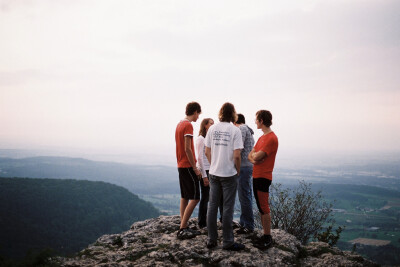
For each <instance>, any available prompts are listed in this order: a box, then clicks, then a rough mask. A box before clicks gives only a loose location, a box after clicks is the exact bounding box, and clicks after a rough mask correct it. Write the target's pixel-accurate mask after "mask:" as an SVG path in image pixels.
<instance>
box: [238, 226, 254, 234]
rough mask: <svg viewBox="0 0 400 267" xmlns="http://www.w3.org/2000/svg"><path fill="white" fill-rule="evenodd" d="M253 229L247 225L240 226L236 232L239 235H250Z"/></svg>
mask: <svg viewBox="0 0 400 267" xmlns="http://www.w3.org/2000/svg"><path fill="white" fill-rule="evenodd" d="M253 232H254V231H253V230H250V229H249V228H246V227H240V228H239V230H237V231H236V234H238V235H248V234H251V233H253Z"/></svg>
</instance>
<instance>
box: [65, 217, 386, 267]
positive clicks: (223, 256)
mask: <svg viewBox="0 0 400 267" xmlns="http://www.w3.org/2000/svg"><path fill="white" fill-rule="evenodd" d="M179 222H180V218H179V216H160V217H158V218H154V219H148V220H145V221H141V222H136V223H134V224H133V225H132V226H131V229H130V230H128V231H126V232H124V233H121V234H113V235H104V236H102V237H100V238H99V239H98V240H97V241H96V242H95V243H94V244H91V245H89V246H88V247H87V248H86V249H84V250H83V251H81V252H80V253H78V255H77V256H76V257H75V258H62V259H61V261H62V266H65V267H67V266H68V267H72V266H314V267H315V266H378V265H376V264H374V263H373V262H370V261H368V260H366V259H364V258H363V257H361V256H360V255H357V254H352V253H351V252H347V251H341V250H339V249H337V248H331V247H329V245H328V244H326V243H322V242H311V243H310V244H308V245H306V246H303V245H301V243H300V242H299V241H298V240H297V239H296V237H294V236H292V235H290V234H288V233H286V232H285V231H283V230H279V229H274V230H272V238H273V239H274V244H273V246H272V247H271V248H269V249H268V250H266V251H261V250H259V249H257V248H255V247H253V245H252V243H251V238H252V237H253V235H254V234H255V233H254V234H253V235H235V241H237V242H240V243H243V244H244V245H245V246H246V249H245V250H244V251H240V252H232V251H225V250H223V249H222V244H221V242H220V243H219V246H218V247H216V248H214V249H207V248H206V241H207V230H206V229H201V230H200V231H201V233H202V234H201V235H199V236H197V237H195V238H193V239H189V240H178V239H177V238H176V233H177V231H178V229H179ZM189 223H190V226H195V225H196V223H197V219H191V220H190V221H189ZM218 232H219V233H218V234H219V237H222V231H221V230H219V231H218ZM257 234H259V235H260V234H261V232H260V233H257Z"/></svg>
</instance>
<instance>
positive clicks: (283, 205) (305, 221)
mask: <svg viewBox="0 0 400 267" xmlns="http://www.w3.org/2000/svg"><path fill="white" fill-rule="evenodd" d="M269 199H270V208H271V228H273V229H274V228H275V229H276V228H279V229H283V230H285V231H286V232H288V233H289V234H292V235H294V236H295V237H297V239H299V240H300V241H301V242H302V243H303V244H305V243H307V242H308V241H309V240H310V238H312V237H315V236H316V235H317V233H318V232H320V231H321V230H322V227H323V225H324V224H326V223H331V222H333V219H332V204H331V203H328V202H327V201H325V200H324V199H323V197H322V195H321V191H318V192H314V191H312V190H311V183H306V182H305V181H300V182H299V185H298V186H297V187H295V188H283V187H282V185H281V184H279V183H278V184H272V185H271V188H270V197H269Z"/></svg>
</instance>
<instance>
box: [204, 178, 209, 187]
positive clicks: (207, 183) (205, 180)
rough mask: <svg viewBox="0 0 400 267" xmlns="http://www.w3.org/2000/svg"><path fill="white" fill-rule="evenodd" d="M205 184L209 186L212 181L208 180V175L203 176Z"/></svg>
mask: <svg viewBox="0 0 400 267" xmlns="http://www.w3.org/2000/svg"><path fill="white" fill-rule="evenodd" d="M203 183H204V186H209V184H210V181H208V177H203Z"/></svg>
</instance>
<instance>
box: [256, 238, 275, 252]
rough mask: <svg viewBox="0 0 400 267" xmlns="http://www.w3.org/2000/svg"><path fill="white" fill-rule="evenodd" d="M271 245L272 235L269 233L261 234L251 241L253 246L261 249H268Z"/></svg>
mask: <svg viewBox="0 0 400 267" xmlns="http://www.w3.org/2000/svg"><path fill="white" fill-rule="evenodd" d="M271 245H272V237H271V236H270V235H263V236H261V237H260V238H259V239H258V240H256V241H255V242H253V246H254V247H256V248H258V249H261V250H265V249H268V248H270V247H271Z"/></svg>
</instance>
